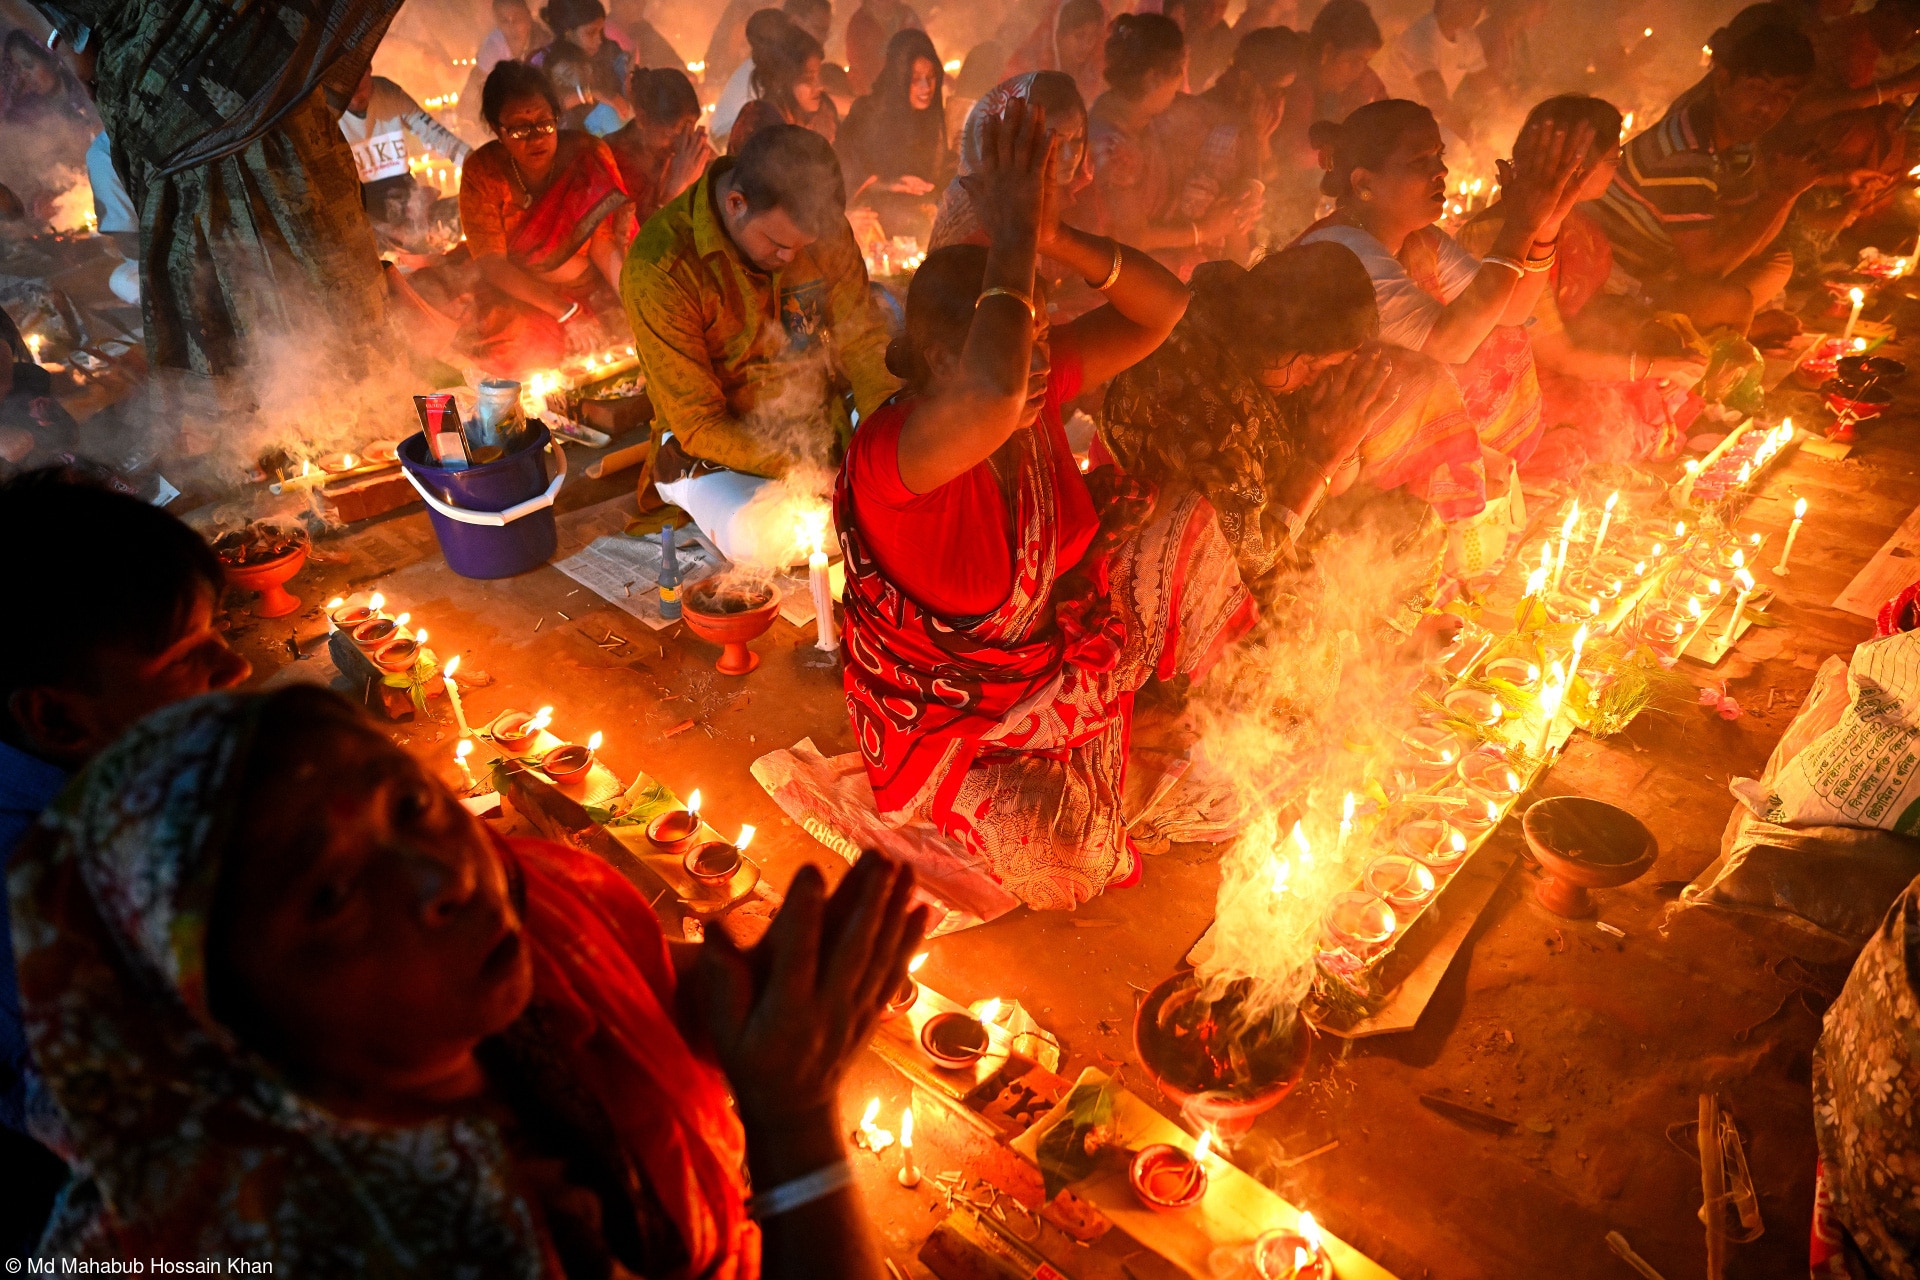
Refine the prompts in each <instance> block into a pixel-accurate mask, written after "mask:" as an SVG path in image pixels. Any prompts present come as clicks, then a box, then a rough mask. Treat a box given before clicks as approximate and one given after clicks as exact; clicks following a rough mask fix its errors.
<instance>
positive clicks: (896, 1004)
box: [880, 951, 927, 1022]
mask: <svg viewBox="0 0 1920 1280" xmlns="http://www.w3.org/2000/svg"><path fill="white" fill-rule="evenodd" d="M926 964H927V953H926V952H925V951H922V952H921V953H920V954H919V955H917V956H915V957H914V958H913V959H911V960H909V961H907V976H906V977H904V978H902V979H901V980H900V985H899V986H897V987H895V988H894V989H893V994H892V995H890V996H888V997H887V1007H886V1008H884V1009H882V1010H881V1011H880V1021H882V1022H892V1021H893V1020H894V1019H895V1018H898V1017H899V1016H900V1015H902V1014H904V1013H905V1012H907V1010H909V1009H911V1008H913V1006H914V1005H916V1004H918V1003H920V982H919V980H918V979H917V978H915V977H914V975H915V974H917V973H919V972H920V970H922V969H924V968H925V967H926Z"/></svg>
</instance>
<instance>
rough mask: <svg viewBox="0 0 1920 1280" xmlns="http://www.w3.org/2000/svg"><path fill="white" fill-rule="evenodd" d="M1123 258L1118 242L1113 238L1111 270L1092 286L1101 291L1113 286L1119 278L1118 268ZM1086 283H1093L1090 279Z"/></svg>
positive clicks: (1123, 260)
mask: <svg viewBox="0 0 1920 1280" xmlns="http://www.w3.org/2000/svg"><path fill="white" fill-rule="evenodd" d="M1125 260H1126V259H1125V256H1124V255H1123V254H1122V252H1121V250H1120V242H1119V241H1118V240H1115V241H1114V242H1113V270H1111V271H1109V272H1107V278H1106V279H1105V280H1102V281H1101V282H1100V283H1099V284H1095V285H1093V287H1094V288H1095V289H1097V290H1099V291H1100V292H1101V293H1105V292H1106V291H1107V290H1109V289H1111V288H1113V286H1114V282H1115V281H1117V280H1119V279H1120V268H1121V266H1122V265H1123V264H1124V263H1125ZM1087 283H1088V284H1093V282H1092V281H1091V280H1089V281H1088V282H1087Z"/></svg>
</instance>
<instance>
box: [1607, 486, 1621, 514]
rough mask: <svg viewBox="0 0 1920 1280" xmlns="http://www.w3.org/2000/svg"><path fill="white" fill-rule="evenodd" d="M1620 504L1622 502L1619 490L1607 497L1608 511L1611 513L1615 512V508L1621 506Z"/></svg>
mask: <svg viewBox="0 0 1920 1280" xmlns="http://www.w3.org/2000/svg"><path fill="white" fill-rule="evenodd" d="M1619 502H1620V491H1619V490H1618V489H1615V490H1614V491H1613V492H1612V493H1610V494H1608V495H1607V510H1609V511H1611V510H1613V509H1614V507H1615V506H1617V505H1619Z"/></svg>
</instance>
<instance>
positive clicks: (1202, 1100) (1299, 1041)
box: [1133, 969, 1313, 1137]
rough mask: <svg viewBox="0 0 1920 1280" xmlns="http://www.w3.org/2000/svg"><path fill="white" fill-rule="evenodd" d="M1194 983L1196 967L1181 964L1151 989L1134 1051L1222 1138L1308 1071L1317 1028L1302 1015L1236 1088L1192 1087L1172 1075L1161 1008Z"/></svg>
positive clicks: (1166, 1090)
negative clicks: (1280, 1043)
mask: <svg viewBox="0 0 1920 1280" xmlns="http://www.w3.org/2000/svg"><path fill="white" fill-rule="evenodd" d="M1194 985H1195V983H1194V976H1193V971H1192V970H1191V969H1182V970H1180V971H1179V972H1177V973H1175V974H1174V975H1173V976H1172V977H1170V978H1167V979H1166V980H1165V981H1163V982H1161V983H1160V985H1158V986H1156V987H1155V988H1154V989H1153V990H1152V991H1151V992H1149V993H1148V994H1147V998H1146V999H1145V1000H1143V1001H1141V1003H1140V1008H1139V1010H1138V1011H1137V1012H1136V1013H1135V1014H1134V1015H1133V1051H1134V1054H1135V1055H1136V1056H1138V1057H1139V1059H1140V1065H1141V1066H1143V1067H1145V1068H1146V1072H1147V1074H1148V1075H1149V1076H1151V1077H1152V1078H1153V1082H1154V1084H1155V1085H1157V1086H1158V1087H1159V1089H1160V1092H1161V1094H1162V1095H1163V1096H1165V1097H1166V1099H1167V1100H1168V1101H1169V1102H1173V1103H1176V1104H1178V1105H1179V1107H1180V1110H1181V1113H1182V1114H1183V1115H1187V1116H1190V1117H1191V1118H1192V1119H1193V1120H1194V1121H1195V1122H1197V1123H1200V1124H1204V1125H1205V1126H1207V1127H1208V1128H1209V1129H1212V1130H1213V1131H1214V1132H1215V1133H1217V1134H1220V1135H1221V1136H1223V1137H1231V1136H1237V1135H1239V1134H1242V1133H1245V1132H1246V1131H1247V1130H1249V1129H1251V1128H1252V1127H1253V1122H1254V1121H1256V1120H1258V1119H1259V1118H1260V1117H1261V1116H1263V1115H1265V1114H1266V1113H1267V1112H1269V1111H1271V1110H1273V1108H1274V1107H1276V1106H1278V1105H1279V1103H1280V1100H1281V1099H1282V1098H1284V1097H1286V1096H1287V1095H1288V1094H1289V1093H1292V1092H1293V1089H1294V1086H1295V1085H1297V1084H1299V1083H1300V1080H1301V1078H1302V1077H1303V1076H1305V1075H1306V1073H1307V1059H1308V1058H1309V1057H1310V1056H1311V1054H1312V1051H1313V1028H1312V1027H1311V1026H1310V1025H1309V1024H1308V1023H1307V1021H1306V1020H1305V1019H1304V1018H1302V1019H1300V1021H1299V1022H1298V1023H1297V1025H1296V1026H1295V1028H1294V1033H1293V1039H1292V1041H1291V1043H1289V1044H1287V1045H1286V1046H1284V1047H1283V1048H1281V1049H1279V1050H1278V1051H1276V1052H1271V1053H1263V1054H1261V1055H1260V1057H1259V1061H1258V1062H1257V1063H1256V1064H1255V1075H1254V1078H1253V1079H1251V1080H1249V1081H1247V1082H1246V1083H1245V1084H1243V1085H1240V1086H1238V1087H1236V1088H1232V1089H1193V1088H1190V1087H1188V1086H1187V1085H1185V1084H1182V1083H1181V1082H1180V1081H1178V1080H1174V1079H1171V1078H1169V1072H1170V1071H1171V1070H1172V1057H1173V1054H1172V1039H1171V1037H1169V1036H1168V1035H1167V1034H1166V1033H1165V1032H1163V1031H1161V1030H1160V1025H1159V1023H1160V1010H1161V1009H1162V1008H1163V1007H1164V1006H1165V1005H1166V1003H1167V1001H1168V1000H1169V999H1172V998H1176V997H1180V998H1184V997H1186V996H1188V995H1189V994H1190V992H1191V991H1192V988H1193V987H1194Z"/></svg>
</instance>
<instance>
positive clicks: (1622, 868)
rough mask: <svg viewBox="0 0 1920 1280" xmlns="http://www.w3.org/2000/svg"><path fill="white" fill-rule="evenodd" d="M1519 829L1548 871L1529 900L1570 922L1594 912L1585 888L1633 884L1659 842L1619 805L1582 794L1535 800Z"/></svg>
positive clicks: (1656, 851) (1654, 854)
mask: <svg viewBox="0 0 1920 1280" xmlns="http://www.w3.org/2000/svg"><path fill="white" fill-rule="evenodd" d="M1520 830H1521V833H1522V834H1524V835H1525V836H1526V838H1527V847H1528V848H1529V849H1531V850H1533V856H1534V857H1535V858H1537V859H1538V860H1539V862H1540V866H1541V867H1542V868H1543V869H1544V870H1545V871H1546V872H1547V875H1546V877H1545V878H1544V879H1542V880H1541V881H1540V884H1539V885H1538V887H1536V888H1535V889H1534V891H1533V894H1534V897H1536V898H1538V899H1539V900H1540V905H1541V906H1543V907H1545V908H1546V909H1547V910H1549V911H1551V912H1553V914H1555V915H1557V916H1565V917H1566V918H1568V919H1570V920H1578V919H1580V918H1582V917H1584V916H1590V915H1592V914H1593V898H1592V895H1590V894H1589V893H1588V892H1587V890H1589V889H1613V888H1617V887H1619V886H1620V885H1623V884H1626V883H1628V882H1629V881H1632V880H1638V879H1639V878H1640V877H1641V876H1643V875H1645V874H1646V873H1647V869H1648V868H1649V867H1651V866H1652V865H1653V860H1654V859H1655V858H1657V857H1659V856H1660V842H1659V841H1658V840H1656V839H1654V835H1653V832H1652V831H1650V830H1648V829H1647V824H1646V823H1644V822H1642V821H1640V819H1638V818H1636V817H1634V816H1633V815H1632V814H1630V813H1628V812H1627V811H1626V810H1625V809H1622V808H1620V807H1619V806H1618V805H1611V804H1608V803H1607V802H1606V801H1604V800H1590V799H1588V798H1587V797H1585V796H1554V797H1553V798H1551V799H1548V800H1542V801H1539V802H1538V803H1536V804H1535V805H1534V806H1533V807H1532V808H1530V809H1528V810H1527V816H1526V818H1525V819H1524V820H1523V821H1522V822H1521V824H1520Z"/></svg>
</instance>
